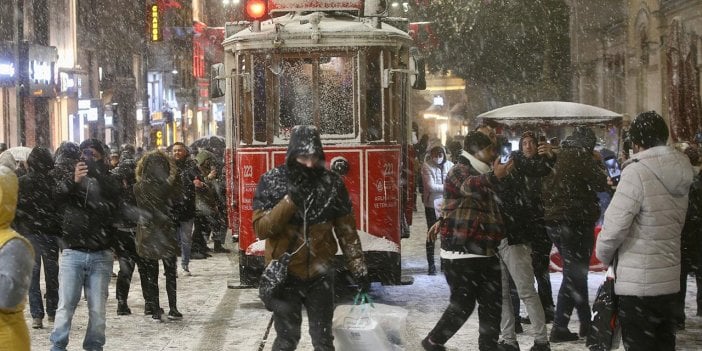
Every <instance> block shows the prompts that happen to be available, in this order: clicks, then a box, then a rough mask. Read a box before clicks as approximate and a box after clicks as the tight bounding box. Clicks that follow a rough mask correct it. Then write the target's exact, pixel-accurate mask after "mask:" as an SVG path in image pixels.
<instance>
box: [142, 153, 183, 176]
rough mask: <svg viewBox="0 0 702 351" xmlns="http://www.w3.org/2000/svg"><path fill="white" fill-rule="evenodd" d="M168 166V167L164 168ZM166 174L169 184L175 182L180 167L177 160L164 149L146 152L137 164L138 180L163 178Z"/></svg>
mask: <svg viewBox="0 0 702 351" xmlns="http://www.w3.org/2000/svg"><path fill="white" fill-rule="evenodd" d="M147 167H148V168H147ZM166 167H167V168H168V169H164V168H166ZM166 174H167V175H168V177H167V178H166V181H167V182H168V184H173V183H174V182H175V180H176V177H177V175H178V168H177V167H176V165H175V161H174V160H173V159H172V158H170V157H168V155H166V154H165V153H163V152H162V151H158V150H155V151H152V152H149V153H147V154H145V155H144V157H142V158H141V159H140V160H139V162H138V163H137V166H136V179H137V182H141V181H142V180H143V181H154V180H162V179H163V176H164V175H166Z"/></svg>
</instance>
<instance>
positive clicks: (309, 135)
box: [285, 125, 324, 164]
mask: <svg viewBox="0 0 702 351" xmlns="http://www.w3.org/2000/svg"><path fill="white" fill-rule="evenodd" d="M300 155H317V156H318V157H319V160H320V162H322V161H324V150H323V148H322V139H321V138H320V136H319V131H318V130H317V127H315V126H310V125H299V126H295V127H293V129H292V133H290V143H289V144H288V152H287V155H286V158H285V159H286V163H288V164H290V163H291V162H294V161H295V159H296V158H297V156H300Z"/></svg>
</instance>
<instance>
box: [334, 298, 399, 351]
mask: <svg viewBox="0 0 702 351" xmlns="http://www.w3.org/2000/svg"><path fill="white" fill-rule="evenodd" d="M406 320H407V311H406V310H405V309H404V308H402V307H397V306H389V305H384V304H378V303H374V304H369V303H364V304H360V305H340V306H337V307H336V309H335V310H334V319H333V322H332V325H333V333H334V346H335V348H336V349H337V350H344V351H368V350H373V351H375V350H378V351H386V350H387V351H401V350H404V349H405V340H406V336H405V331H406V328H405V325H406Z"/></svg>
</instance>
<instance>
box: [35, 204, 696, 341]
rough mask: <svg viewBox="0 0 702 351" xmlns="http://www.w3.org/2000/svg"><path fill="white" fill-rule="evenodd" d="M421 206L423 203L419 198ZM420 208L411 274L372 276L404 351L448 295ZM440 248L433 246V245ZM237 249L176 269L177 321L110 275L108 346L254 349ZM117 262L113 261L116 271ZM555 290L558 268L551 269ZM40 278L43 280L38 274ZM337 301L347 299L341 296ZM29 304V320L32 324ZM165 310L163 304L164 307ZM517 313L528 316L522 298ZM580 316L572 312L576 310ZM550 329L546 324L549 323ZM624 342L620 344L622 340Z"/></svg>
mask: <svg viewBox="0 0 702 351" xmlns="http://www.w3.org/2000/svg"><path fill="white" fill-rule="evenodd" d="M420 206H421V205H420ZM425 228H426V225H425V221H424V211H423V209H422V208H421V207H420V208H419V211H418V212H415V213H414V225H413V226H412V235H411V238H409V239H403V241H402V245H403V247H402V254H403V262H402V264H403V274H404V275H409V276H412V277H413V278H414V284H413V285H408V286H381V285H380V284H377V283H376V284H374V285H373V288H372V291H371V295H372V297H373V299H374V301H375V302H378V303H384V304H389V305H395V306H401V307H403V308H405V309H407V310H408V312H409V315H408V318H407V340H408V345H407V348H406V350H407V351H414V350H421V346H420V345H419V343H420V341H421V339H422V338H423V337H424V336H425V335H426V334H427V333H428V331H429V330H430V329H431V328H432V327H433V326H434V324H435V323H436V321H437V320H438V319H439V317H440V315H441V313H442V312H443V310H444V308H445V307H446V305H447V303H448V289H447V285H446V280H445V279H444V277H443V275H441V274H438V275H436V276H428V275H427V274H426V259H425V254H424V252H425V251H424V250H425V249H424V240H425V234H424V233H425ZM437 252H438V251H437ZM236 259H237V258H236V256H235V255H234V254H231V255H229V256H228V255H226V254H214V255H213V257H211V258H208V259H206V260H196V261H192V262H191V264H190V269H191V271H192V274H193V275H192V276H189V277H187V276H183V274H182V272H179V279H178V308H179V310H180V311H181V312H182V313H183V315H184V318H183V320H181V321H169V320H166V319H165V318H164V322H163V323H156V322H153V321H152V319H151V316H144V315H143V313H142V312H143V306H144V301H143V299H142V296H141V286H140V284H139V275H138V274H136V272H135V274H134V279H133V281H132V288H131V291H130V296H129V306H130V307H131V310H132V315H129V316H117V314H116V309H117V301H116V299H115V297H114V291H115V289H114V284H115V279H114V278H113V279H112V282H111V286H110V296H109V299H108V309H107V333H106V334H107V344H106V345H105V350H245V351H255V350H258V349H259V345H260V344H261V339H262V337H263V335H264V332H265V330H266V326H267V324H268V321H269V318H270V315H271V313H270V312H268V311H266V310H265V309H264V308H263V305H262V303H261V302H260V300H259V299H258V296H257V290H255V289H228V288H227V281H228V280H230V279H232V278H233V277H234V278H236V276H235V274H236V275H238V269H235V268H236V266H235V262H237V261H236ZM117 270H118V265H117V263H115V265H114V271H115V272H117ZM603 277H604V276H603V273H591V274H590V279H589V286H590V301H591V302H592V300H593V299H594V295H595V292H596V289H597V287H598V286H599V284H600V282H601V281H602V279H603ZM551 281H552V283H553V292H554V296H555V295H556V294H557V292H558V288H559V286H560V282H561V274H560V273H554V274H552V275H551ZM42 285H43V282H42ZM159 286H160V289H161V297H162V301H164V304H165V301H166V298H165V295H166V294H165V288H164V286H165V281H164V278H163V274H161V282H160V284H159ZM696 291H697V289H696V286H695V284H694V279H693V278H690V279H689V280H688V295H687V309H686V312H687V316H688V317H687V329H686V330H684V331H682V332H680V333H679V334H678V337H677V345H678V348H677V349H678V350H699V349H701V348H702V317H695V316H694V313H695V308H696V306H695V305H694V296H695V294H696ZM341 303H350V301H342V302H341ZM86 305H87V304H86V302H85V301H81V303H80V305H79V306H78V309H77V310H76V314H75V316H74V318H73V327H72V331H71V339H70V343H69V349H71V350H78V349H81V344H82V340H83V336H84V334H85V328H86V325H87V308H86ZM28 310H29V308H28V307H27V312H26V313H25V315H26V321H27V324H28V325H30V326H31V317H30V316H29V311H28ZM166 312H168V311H167V309H166ZM522 315H523V316H525V315H526V312H525V311H524V305H523V304H522ZM574 318H577V317H574ZM477 326H478V317H477V309H476V311H475V312H474V313H473V315H472V316H471V318H470V319H469V320H468V322H467V323H466V324H465V325H464V326H463V328H462V329H461V330H460V331H459V332H458V333H457V334H456V335H455V336H454V337H453V338H452V339H451V340H450V341H449V342H448V343H447V347H448V349H449V350H477V340H478V331H477ZM52 327H53V324H52V323H48V322H47V321H46V319H44V329H31V327H30V334H31V339H32V349H35V350H48V349H49V348H50V347H51V344H50V342H49V335H50V333H51V328H52ZM302 328H303V336H302V340H301V341H300V345H299V347H298V350H312V347H311V343H310V338H309V335H308V334H307V333H306V330H307V324H306V318H303V327H302ZM570 328H571V330H574V331H576V332H577V330H578V323H577V321H571V324H570ZM524 329H525V332H524V333H523V334H521V335H520V336H519V338H518V339H519V343H520V346H521V348H522V350H528V348H529V347H531V345H532V344H533V336H532V335H531V334H530V326H529V325H524ZM549 329H550V325H549ZM274 337H275V331H274V330H271V333H270V335H269V337H268V340H267V342H266V343H265V348H264V350H270V349H271V345H272V341H273V338H274ZM551 348H552V349H553V350H568V351H575V350H587V348H586V347H585V341H584V340H580V341H576V342H569V343H559V344H551ZM621 349H622V350H623V347H621Z"/></svg>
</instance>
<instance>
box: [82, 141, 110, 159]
mask: <svg viewBox="0 0 702 351" xmlns="http://www.w3.org/2000/svg"><path fill="white" fill-rule="evenodd" d="M90 147H92V148H93V149H95V151H97V152H98V153H100V156H105V149H104V148H103V147H102V143H101V142H100V140H97V139H85V140H83V142H82V143H80V150H81V151H83V150H85V149H87V148H90Z"/></svg>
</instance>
